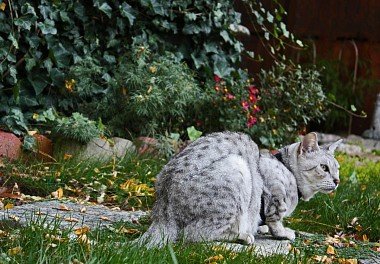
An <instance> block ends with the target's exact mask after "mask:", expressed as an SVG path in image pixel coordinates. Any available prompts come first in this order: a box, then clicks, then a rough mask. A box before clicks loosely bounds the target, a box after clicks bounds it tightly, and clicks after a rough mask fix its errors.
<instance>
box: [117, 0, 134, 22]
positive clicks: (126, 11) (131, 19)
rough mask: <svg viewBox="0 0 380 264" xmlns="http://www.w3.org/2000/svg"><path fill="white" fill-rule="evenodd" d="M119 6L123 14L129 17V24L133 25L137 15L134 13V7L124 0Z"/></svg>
mask: <svg viewBox="0 0 380 264" xmlns="http://www.w3.org/2000/svg"><path fill="white" fill-rule="evenodd" d="M119 8H120V14H121V16H122V17H126V18H128V21H129V26H133V22H134V21H135V19H136V17H135V16H134V15H133V9H132V7H131V6H130V5H128V4H127V3H125V2H124V3H123V4H122V5H121V6H120V7H119Z"/></svg>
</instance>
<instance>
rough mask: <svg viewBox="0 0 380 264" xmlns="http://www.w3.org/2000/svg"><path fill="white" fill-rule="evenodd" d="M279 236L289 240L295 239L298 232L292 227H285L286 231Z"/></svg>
mask: <svg viewBox="0 0 380 264" xmlns="http://www.w3.org/2000/svg"><path fill="white" fill-rule="evenodd" d="M279 238H282V239H288V240H292V241H293V240H294V239H296V233H295V232H294V230H292V229H290V228H284V231H283V232H282V234H281V235H280V236H279Z"/></svg>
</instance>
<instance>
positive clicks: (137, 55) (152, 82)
mask: <svg viewBox="0 0 380 264" xmlns="http://www.w3.org/2000/svg"><path fill="white" fill-rule="evenodd" d="M91 69H93V71H92V72H89V71H90V70H89V69H88V68H87V66H86V64H84V65H76V66H75V69H74V70H72V71H71V73H72V77H73V78H74V79H75V80H78V82H77V83H76V84H75V89H74V93H77V91H79V92H78V93H77V94H78V96H79V97H80V98H83V96H82V95H80V93H85V92H84V91H86V90H88V89H90V88H89V87H91V84H92V83H93V82H94V80H95V82H96V80H98V81H99V82H101V80H102V76H101V74H99V72H98V69H100V72H101V71H102V67H101V66H99V65H96V67H92V68H91ZM92 91H94V90H92ZM202 96H203V95H202V91H201V89H200V87H199V86H198V83H197V82H196V80H195V79H194V76H193V72H192V71H191V70H190V69H189V68H188V67H187V65H186V64H184V63H181V62H177V61H176V60H175V59H174V58H173V57H172V54H167V55H165V56H153V55H152V54H151V52H150V50H149V49H148V48H147V47H144V46H138V47H136V48H135V49H134V50H133V53H132V54H131V55H130V56H128V57H126V58H124V59H123V60H121V61H120V63H119V64H118V65H117V67H116V69H115V72H114V78H113V80H112V84H110V87H109V91H108V92H107V94H105V95H104V96H102V97H99V98H95V97H92V102H90V103H85V102H82V103H80V109H81V111H82V112H84V113H87V114H88V115H89V116H90V117H92V118H93V119H95V118H99V117H101V119H102V120H106V123H105V125H107V126H108V127H109V128H110V129H111V130H112V131H113V132H114V133H115V134H118V135H121V136H125V133H126V131H128V132H129V133H132V135H141V134H142V135H155V134H164V133H165V131H183V130H184V129H185V128H186V123H188V122H191V118H192V116H193V115H194V114H195V113H193V114H191V115H189V113H190V109H194V110H196V108H197V105H198V104H199V103H200V102H201V101H202ZM194 110H193V111H194Z"/></svg>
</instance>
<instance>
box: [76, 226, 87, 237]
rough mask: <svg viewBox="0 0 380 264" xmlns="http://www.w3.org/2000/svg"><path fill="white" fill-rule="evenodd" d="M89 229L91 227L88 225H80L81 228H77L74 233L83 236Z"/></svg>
mask: <svg viewBox="0 0 380 264" xmlns="http://www.w3.org/2000/svg"><path fill="white" fill-rule="evenodd" d="M88 231H90V228H89V227H88V226H82V227H79V228H77V229H75V230H74V233H75V234H76V235H77V236H81V235H84V234H86V233H88Z"/></svg>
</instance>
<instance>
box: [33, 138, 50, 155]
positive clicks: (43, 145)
mask: <svg viewBox="0 0 380 264" xmlns="http://www.w3.org/2000/svg"><path fill="white" fill-rule="evenodd" d="M33 137H34V138H35V139H36V141H37V150H38V152H37V157H38V158H39V159H41V160H43V161H52V160H53V159H52V156H53V142H52V141H51V140H50V139H49V138H47V137H46V136H44V135H41V134H34V135H33Z"/></svg>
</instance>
